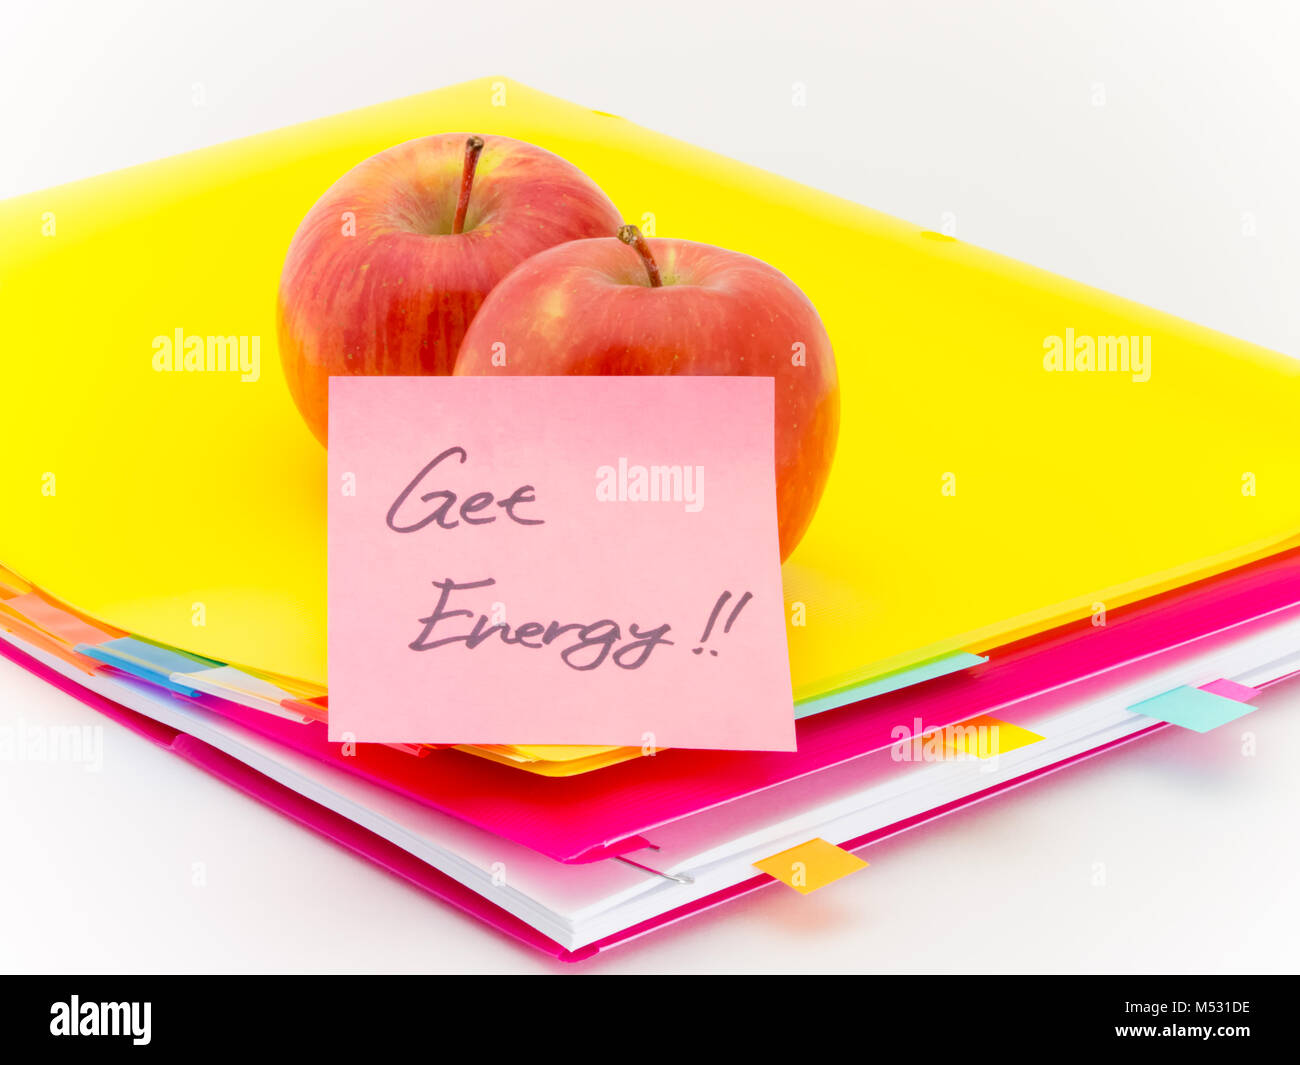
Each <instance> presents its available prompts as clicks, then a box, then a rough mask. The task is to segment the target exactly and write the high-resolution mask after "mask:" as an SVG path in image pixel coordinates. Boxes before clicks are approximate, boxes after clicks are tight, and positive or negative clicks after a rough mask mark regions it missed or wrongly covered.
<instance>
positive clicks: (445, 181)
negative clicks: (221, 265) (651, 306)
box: [278, 133, 620, 443]
mask: <svg viewBox="0 0 1300 1065" xmlns="http://www.w3.org/2000/svg"><path fill="white" fill-rule="evenodd" d="M619 221H620V218H619V214H618V211H617V210H616V209H615V207H614V205H613V204H612V203H611V202H610V201H609V198H608V197H606V196H605V194H604V193H603V192H601V191H600V189H599V188H597V187H596V185H595V183H594V182H592V181H591V180H590V179H589V178H588V177H587V176H586V175H584V174H583V173H582V172H581V171H580V170H578V169H577V167H575V166H573V165H572V164H570V163H567V162H565V161H564V160H563V159H561V158H560V157H559V156H557V155H552V154H551V153H550V152H548V151H544V150H543V149H541V148H538V147H535V146H534V145H531V144H525V143H523V142H522V141H516V140H511V139H510V138H508V137H477V136H471V135H467V134H464V133H444V134H440V135H438V136H435V137H422V138H420V139H419V140H413V141H407V142H406V143H405V144H399V145H397V146H396V147H393V148H389V149H388V150H387V151H383V152H380V153H379V154H378V155H376V156H373V157H372V158H370V159H367V160H366V161H365V162H364V163H361V164H360V165H358V166H356V167H354V168H353V169H352V170H350V171H348V172H347V173H346V174H344V175H343V176H342V177H341V178H339V180H338V181H337V182H335V183H334V185H333V186H332V187H331V188H330V189H329V191H327V192H326V193H325V195H324V196H322V197H321V198H320V200H318V201H317V203H316V205H315V206H314V207H313V208H312V209H311V210H310V211H309V212H308V213H307V216H306V217H305V218H304V219H303V220H302V224H301V225H299V227H298V231H297V233H295V234H294V237H293V241H292V243H291V244H290V245H289V253H288V256H287V258H286V259H285V263H284V270H283V272H282V274H281V276H280V298H279V315H278V326H279V337H280V358H281V361H282V362H283V364H284V371H285V376H286V378H287V379H288V382H289V391H290V392H291V393H292V394H293V398H294V401H295V402H296V403H297V404H298V409H299V410H300V411H301V412H302V415H303V417H304V418H305V419H306V421H307V424H308V425H309V426H310V427H311V430H312V432H313V433H315V434H316V437H317V439H319V440H320V441H321V442H322V443H324V442H325V437H326V402H327V398H328V389H329V378H330V377H332V376H337V375H360V374H393V375H401V374H449V373H451V368H452V364H453V363H454V361H455V358H456V351H457V349H459V347H460V343H461V340H462V338H463V337H464V336H465V330H466V329H467V328H468V326H469V324H470V321H471V320H472V319H473V317H474V315H475V313H476V312H477V311H478V309H479V306H480V304H482V302H483V300H484V298H485V297H486V296H487V294H488V293H489V292H490V291H491V290H492V288H493V286H494V285H496V283H497V282H498V281H500V280H501V279H502V278H503V277H505V275H506V274H507V273H509V272H510V271H511V270H512V269H513V268H514V267H515V266H517V265H518V264H519V263H521V262H523V261H524V260H525V259H527V258H528V257H529V256H531V255H535V254H536V253H537V252H539V251H544V250H545V249H547V248H551V247H553V246H555V245H557V244H563V243H564V242H566V241H571V240H579V239H581V238H584V237H595V236H604V235H607V234H611V233H614V232H615V231H616V230H617V229H618V225H619Z"/></svg>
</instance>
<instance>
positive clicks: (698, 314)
mask: <svg viewBox="0 0 1300 1065" xmlns="http://www.w3.org/2000/svg"><path fill="white" fill-rule="evenodd" d="M455 372H456V374H457V375H462V374H480V375H487V374H494V373H499V374H533V375H555V374H575V375H603V374H704V375H732V374H741V375H747V376H754V377H775V378H776V426H775V442H776V490H777V518H778V524H779V529H780V537H781V559H782V561H784V560H785V559H786V558H787V557H789V555H790V553H791V552H792V551H793V550H794V549H795V545H796V544H798V543H799V540H800V538H801V537H802V536H803V534H804V532H805V531H806V530H807V528H808V525H809V523H810V522H811V521H812V517H813V513H814V511H816V509H817V503H818V501H819V500H820V499H821V494H822V489H823V488H825V486H826V478H827V475H828V474H829V472H830V466H831V458H832V457H833V456H834V454H835V440H836V436H837V435H838V433H839V424H840V393H839V380H838V377H837V375H836V372H835V355H834V352H832V350H831V342H830V338H829V337H827V335H826V330H825V328H824V327H823V326H822V323H821V319H820V318H819V317H818V316H817V311H816V310H815V309H814V307H813V305H812V304H811V303H810V302H809V301H808V298H807V297H806V296H805V295H804V294H803V293H802V292H801V291H800V290H799V288H798V287H797V286H796V285H795V284H794V283H793V282H792V281H790V279H789V278H787V277H786V276H785V275H784V274H782V273H781V272H780V271H778V270H776V269H774V268H773V267H771V266H768V265H767V264H766V263H764V262H760V261H759V260H758V259H754V258H751V257H750V256H748V255H741V254H739V253H738V252H733V251H726V250H724V249H722V248H714V247H711V246H709V245H707V244H696V243H693V242H691V241H686V240H646V239H645V238H644V237H642V236H641V234H640V232H638V231H637V229H636V227H635V226H624V227H622V228H621V229H620V230H619V239H614V238H612V237H609V238H605V239H593V240H580V241H576V242H574V243H572V244H565V245H563V246H562V247H558V248H552V249H550V250H549V251H545V252H542V253H541V254H539V255H535V256H534V257H533V258H531V259H529V260H528V261H527V262H525V263H522V264H521V265H520V266H518V267H516V268H515V269H514V270H513V271H512V272H511V273H510V275H509V276H508V277H506V278H505V280H503V281H502V282H501V283H500V284H499V285H497V287H496V288H495V289H493V290H492V294H491V295H490V296H488V298H487V300H486V301H485V302H484V304H483V307H482V308H481V309H480V310H479V313H478V315H477V316H476V317H475V319H474V321H473V323H472V324H471V325H470V328H469V331H468V332H467V333H466V334H465V340H464V342H463V343H462V344H461V347H460V354H459V355H458V356H457V358H456V371H455Z"/></svg>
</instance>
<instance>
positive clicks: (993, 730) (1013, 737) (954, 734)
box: [944, 714, 1043, 758]
mask: <svg viewBox="0 0 1300 1065" xmlns="http://www.w3.org/2000/svg"><path fill="white" fill-rule="evenodd" d="M1042 738H1043V737H1042V736H1040V735H1039V734H1038V733H1037V732H1030V731H1029V729H1027V728H1021V727H1020V726H1019V725H1013V724H1011V722H1009V721H999V720H998V719H997V718H996V717H990V716H989V715H988V714H981V715H980V716H979V717H973V718H971V719H970V720H969V721H962V722H960V723H959V724H956V725H949V726H948V728H947V729H946V730H945V734H944V743H945V746H946V747H947V748H948V750H950V751H952V752H954V753H956V754H964V755H968V756H970V757H972V758H992V757H994V756H995V755H999V754H1006V753H1007V752H1008V751H1014V750H1016V749H1017V748H1019V747H1028V746H1029V745H1030V744H1031V743H1037V742H1038V741H1039V740H1041V739H1042Z"/></svg>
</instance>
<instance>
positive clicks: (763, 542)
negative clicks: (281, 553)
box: [329, 377, 795, 751]
mask: <svg viewBox="0 0 1300 1065" xmlns="http://www.w3.org/2000/svg"><path fill="white" fill-rule="evenodd" d="M773 400H774V393H773V381H772V379H771V378H761V377H335V378H332V379H331V380H330V426H329V692H330V709H329V737H330V739H331V740H342V739H347V738H354V739H356V740H360V741H373V742H382V743H451V744H455V743H476V744H512V743H513V744H566V745H568V744H593V745H602V746H604V745H609V746H636V747H642V748H644V749H646V750H653V749H655V748H662V747H702V748H720V749H727V750H766V751H792V750H794V749H795V742H794V741H795V732H794V708H793V701H792V698H791V689H790V667H789V659H788V657H787V653H786V638H785V611H784V604H783V599H782V592H781V568H780V556H779V550H778V544H777V521H776V489H775V476H774V465H773V461H774V460H773Z"/></svg>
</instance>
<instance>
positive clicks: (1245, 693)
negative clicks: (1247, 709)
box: [1201, 680, 1259, 703]
mask: <svg viewBox="0 0 1300 1065" xmlns="http://www.w3.org/2000/svg"><path fill="white" fill-rule="evenodd" d="M1201 691H1203V692H1209V693H1210V694H1211V695H1221V696H1223V698H1225V699H1231V700H1232V701H1233V702H1237V703H1248V702H1250V701H1251V700H1252V699H1254V698H1255V697H1256V696H1257V695H1258V694H1259V692H1258V691H1257V690H1256V689H1254V688H1248V687H1246V685H1244V684H1238V683H1237V682H1236V681H1233V680H1212V681H1210V683H1209V684H1202V685H1201Z"/></svg>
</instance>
